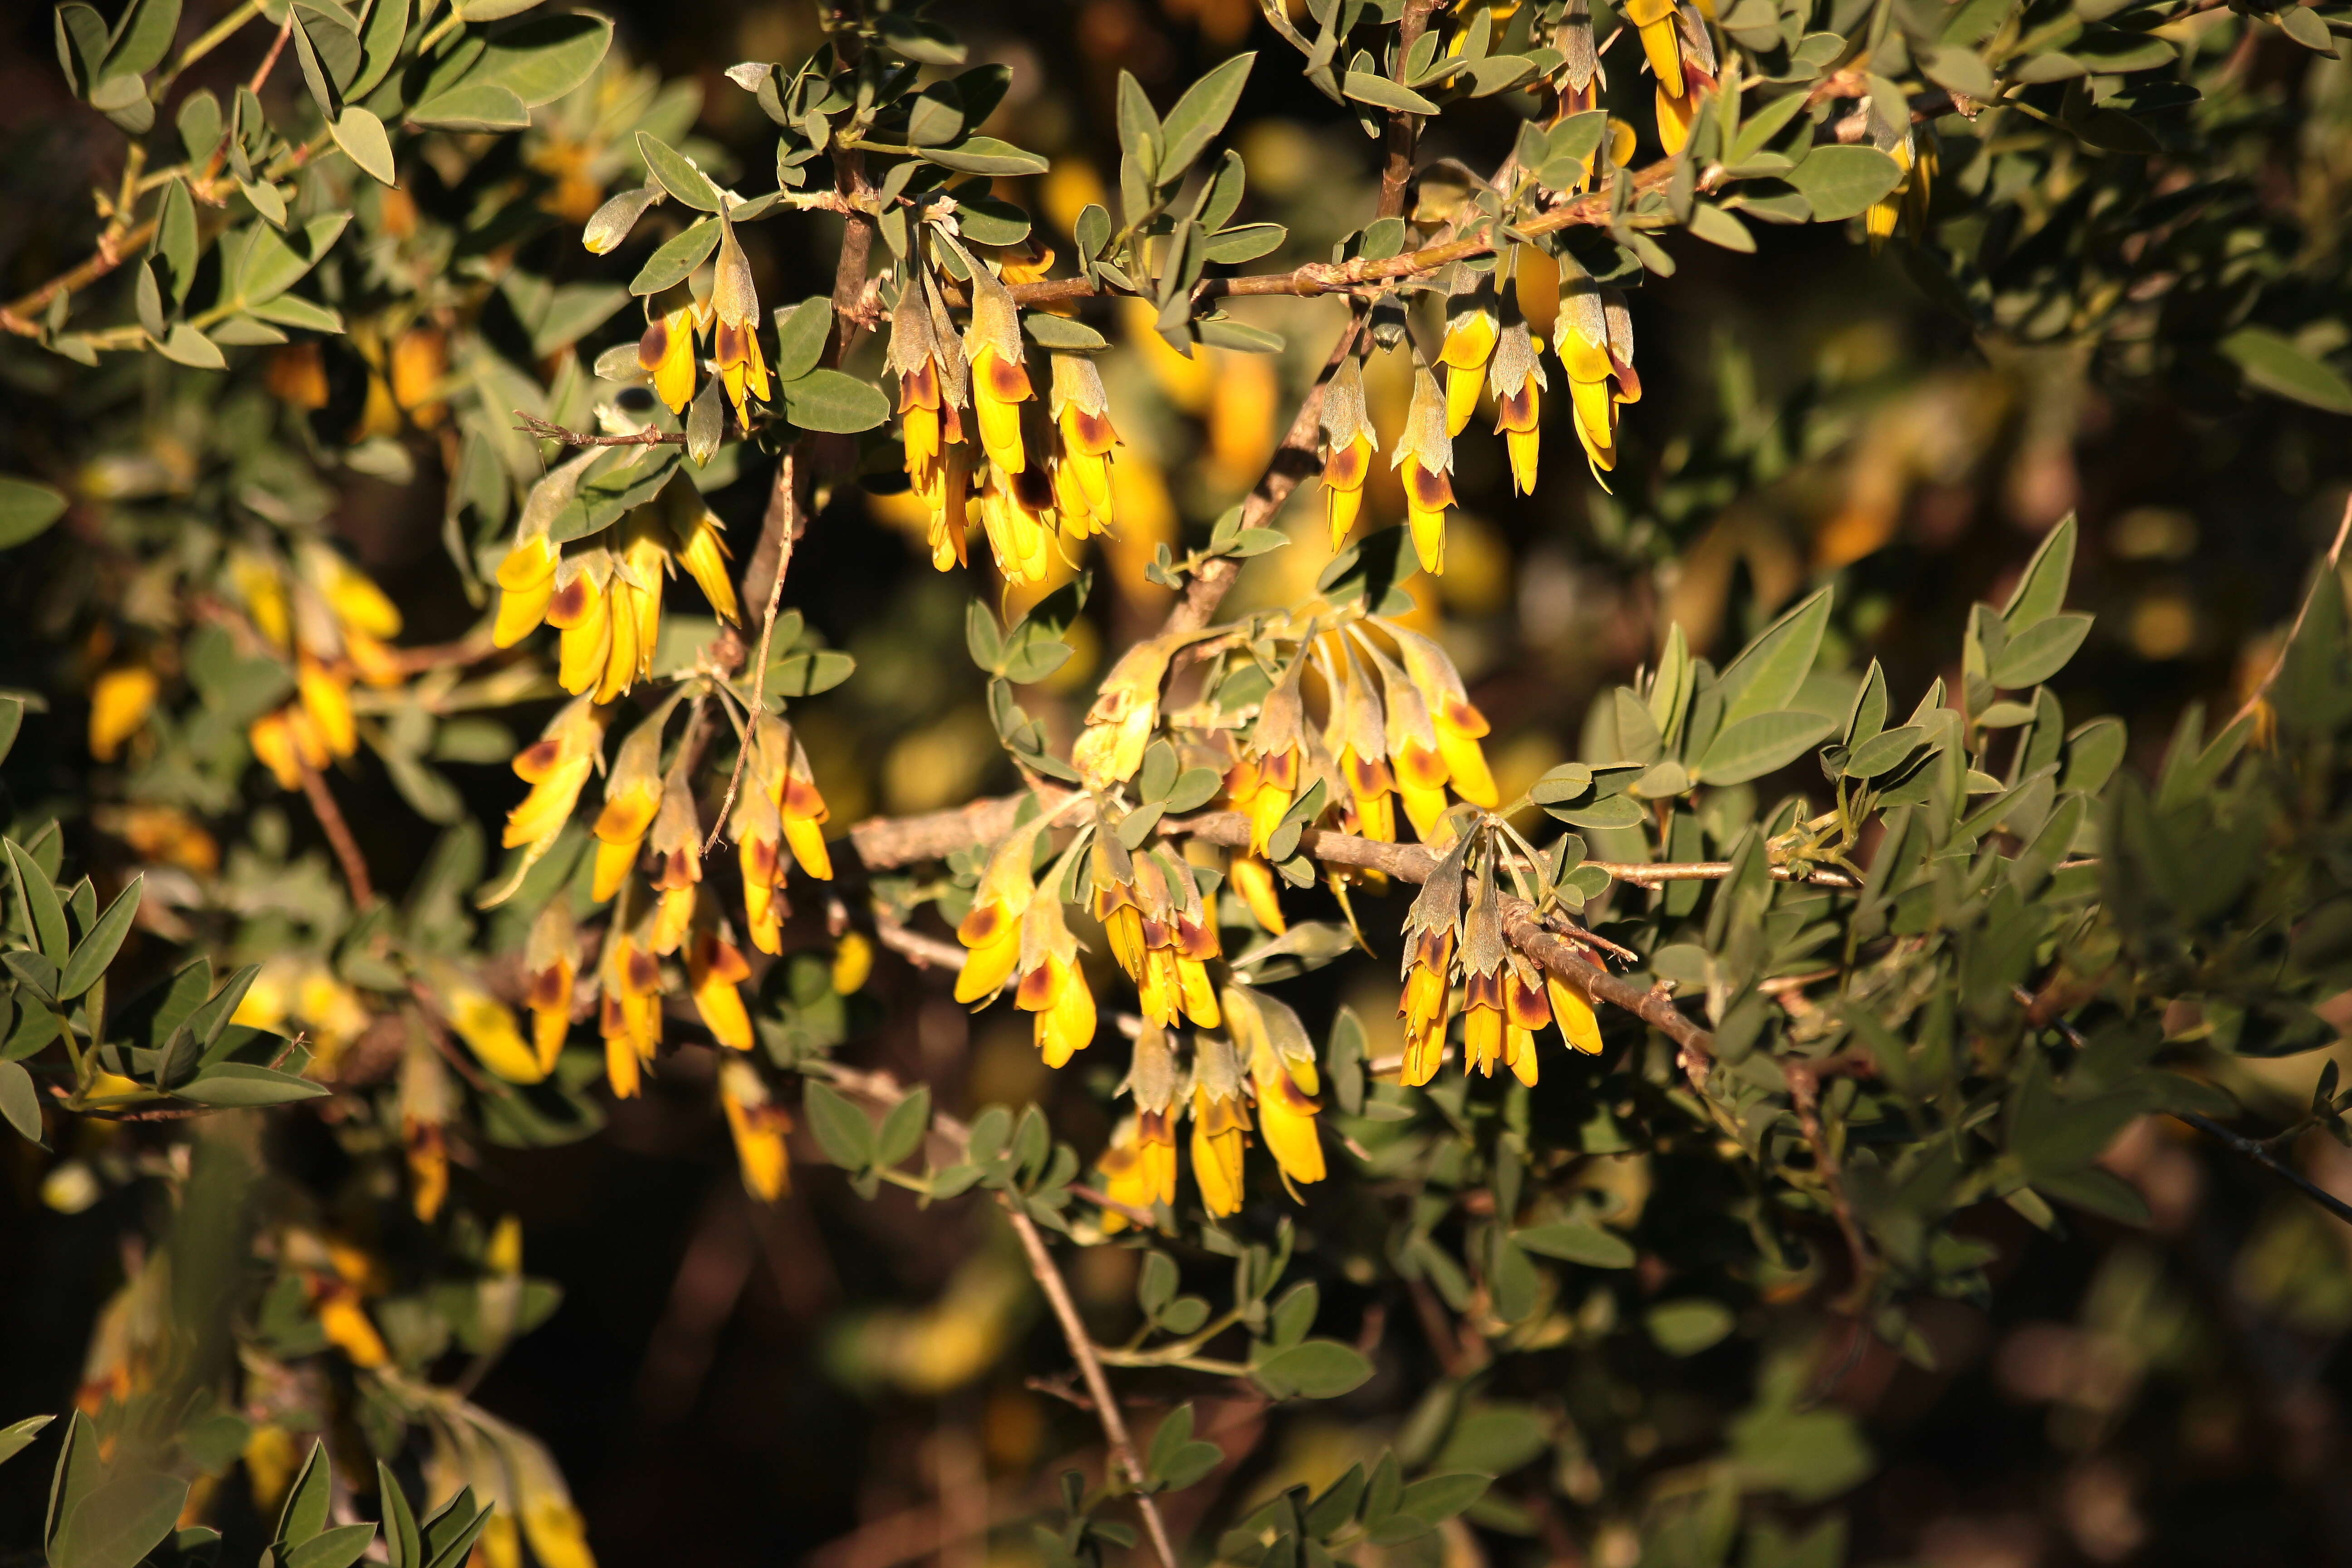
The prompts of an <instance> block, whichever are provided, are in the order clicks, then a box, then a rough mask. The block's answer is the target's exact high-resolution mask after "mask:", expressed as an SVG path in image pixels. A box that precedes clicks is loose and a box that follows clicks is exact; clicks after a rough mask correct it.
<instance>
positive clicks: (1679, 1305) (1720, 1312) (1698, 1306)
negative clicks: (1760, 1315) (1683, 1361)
mask: <svg viewBox="0 0 2352 1568" xmlns="http://www.w3.org/2000/svg"><path fill="white" fill-rule="evenodd" d="M1642 1322H1643V1327H1644V1328H1646V1329H1648V1330H1649V1331H1650V1338H1651V1339H1652V1340H1653V1341H1654V1342H1656V1344H1657V1346H1658V1348H1659V1349H1660V1350H1662V1351H1664V1352H1666V1353H1667V1354H1668V1355H1672V1356H1690V1355H1696V1354H1698V1352H1701V1351H1703V1350H1706V1349H1707V1348H1708V1347H1709V1346H1711V1345H1715V1344H1719V1343H1721V1342H1722V1341H1723V1340H1724V1338H1725V1337H1726V1336H1727V1335H1728V1334H1729V1333H1730V1332H1731V1330H1732V1317H1731V1309H1730V1308H1728V1307H1727V1306H1725V1305H1724V1304H1723V1303H1722V1302H1720V1301H1710V1300H1706V1298H1705V1297H1703V1296H1692V1297H1685V1298H1684V1299H1683V1300H1679V1301H1661V1302H1659V1303H1658V1304H1657V1305H1656V1306H1654V1307H1653V1308H1651V1309H1650V1310H1648V1311H1647V1312H1646V1313H1644V1314H1643V1318H1642Z"/></svg>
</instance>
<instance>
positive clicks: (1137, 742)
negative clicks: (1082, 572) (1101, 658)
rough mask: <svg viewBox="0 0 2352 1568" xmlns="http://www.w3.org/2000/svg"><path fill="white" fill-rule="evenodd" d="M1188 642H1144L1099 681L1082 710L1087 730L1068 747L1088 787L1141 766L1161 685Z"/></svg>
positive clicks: (1180, 638)
mask: <svg viewBox="0 0 2352 1568" xmlns="http://www.w3.org/2000/svg"><path fill="white" fill-rule="evenodd" d="M1187 640H1188V636H1187V634H1182V633H1175V634H1171V635H1169V636H1165V637H1150V638H1147V639H1145V640H1144V641H1142V642H1139V643H1137V644H1136V645H1135V646H1134V647H1130V648H1129V649H1128V650H1127V651H1126V652H1125V653H1123V654H1121V655H1119V658H1118V663H1117V664H1114V665H1112V666H1111V667H1110V673H1109V674H1108V675H1106V676H1105V677H1103V682H1102V685H1101V687H1100V688H1099V689H1098V690H1097V694H1096V697H1095V701H1094V706H1093V707H1091V708H1089V709H1087V728H1086V731H1085V732H1084V733H1082V734H1080V735H1079V737H1078V739H1077V742H1076V744H1075V745H1074V746H1072V747H1071V748H1070V761H1071V762H1072V763H1076V766H1077V770H1078V772H1079V773H1081V774H1082V775H1084V776H1085V778H1086V781H1087V784H1090V785H1092V786H1094V787H1096V788H1097V789H1100V788H1105V787H1107V786H1108V785H1110V784H1119V783H1124V782H1125V781H1126V780H1128V779H1131V778H1133V777H1134V776H1135V770H1136V769H1138V768H1139V767H1141V766H1142V765H1143V749H1144V747H1146V746H1147V745H1149V744H1150V742H1151V731H1152V728H1153V726H1154V725H1155V724H1157V723H1158V721H1159V718H1160V682H1161V681H1163V680H1165V679H1167V677H1168V662H1169V660H1171V658H1174V657H1175V656H1176V650H1177V649H1178V648H1180V647H1183V646H1184V644H1185V642H1186V641H1187Z"/></svg>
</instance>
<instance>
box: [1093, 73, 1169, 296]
mask: <svg viewBox="0 0 2352 1568" xmlns="http://www.w3.org/2000/svg"><path fill="white" fill-rule="evenodd" d="M1164 145H1165V140H1164V138H1162V136H1161V135H1160V116H1159V115H1157V114H1155V113H1154V112H1152V109H1151V100H1150V98H1148V97H1146V96H1145V94H1144V91H1143V84H1142V83H1141V82H1139V81H1138V80H1136V79H1135V77H1134V75H1133V73H1131V72H1129V71H1125V70H1122V71H1120V72H1119V73H1118V147H1119V151H1120V152H1121V153H1124V154H1126V155H1127V156H1128V157H1130V158H1134V159H1136V160H1137V161H1138V162H1139V163H1141V164H1142V166H1143V169H1144V172H1145V173H1146V174H1150V173H1151V172H1152V171H1154V170H1157V169H1158V168H1159V167H1160V149H1161V148H1162V147H1163V146H1164ZM1106 216H1108V215H1106ZM1128 216H1129V219H1130V220H1132V219H1136V218H1139V217H1140V216H1142V215H1141V214H1139V213H1132V212H1131V213H1129V214H1128ZM1099 254H1100V252H1099V251H1097V255H1099Z"/></svg>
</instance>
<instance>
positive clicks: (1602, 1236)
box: [1511, 1220, 1634, 1268]
mask: <svg viewBox="0 0 2352 1568" xmlns="http://www.w3.org/2000/svg"><path fill="white" fill-rule="evenodd" d="M1511 1239H1512V1240H1513V1241H1515V1242H1517V1243H1518V1244H1519V1245H1520V1246H1521V1247H1526V1248H1527V1249H1528V1251H1529V1252H1539V1253H1541V1254H1543V1255H1544V1256H1545V1257H1546V1258H1559V1259H1561V1260H1562V1261H1564V1262H1568V1263H1581V1264H1583V1265H1585V1266H1586V1267H1587V1268H1633V1256H1634V1254H1633V1243H1632V1242H1629V1241H1627V1240H1626V1239H1625V1238H1624V1237H1622V1236H1619V1235H1617V1234H1616V1233H1615V1232H1613V1231H1606V1230H1603V1229H1601V1227H1600V1226H1597V1225H1587V1224H1585V1223H1583V1222H1582V1221H1579V1220H1560V1221H1556V1222H1554V1223H1553V1224H1550V1225H1538V1226H1529V1227H1528V1229H1526V1230H1521V1231H1514V1232H1512V1234H1511Z"/></svg>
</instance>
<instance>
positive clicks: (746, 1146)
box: [719, 1058, 793, 1204]
mask: <svg viewBox="0 0 2352 1568" xmlns="http://www.w3.org/2000/svg"><path fill="white" fill-rule="evenodd" d="M719 1103H720V1104H721V1105H722V1106H724V1107H725V1108H726V1111H727V1131H729V1132H730V1133H732V1134H733V1135H734V1138H735V1161H736V1163H737V1164H739V1165H740V1166H741V1167H742V1170H743V1185H744V1188H745V1189H746V1190H747V1191H749V1192H750V1193H751V1195H752V1196H753V1197H755V1198H758V1199H759V1200H760V1201H761V1203H763V1204H772V1203H774V1202H775V1201H776V1200H777V1199H778V1198H780V1197H782V1196H783V1195H784V1194H785V1192H786V1191H787V1190H789V1189H790V1187H791V1185H792V1182H791V1166H790V1164H789V1163H787V1158H786V1155H785V1152H784V1134H785V1133H787V1132H789V1131H792V1130H793V1119H792V1117H791V1116H790V1115H788V1114H787V1113H786V1112H785V1110H784V1108H783V1107H782V1106H781V1105H776V1104H774V1103H772V1101H771V1100H769V1098H768V1086H767V1085H766V1084H765V1083H764V1082H762V1081H761V1078H760V1075H759V1073H758V1072H757V1071H755V1070H754V1069H753V1068H752V1067H751V1063H749V1062H747V1061H741V1060H738V1059H736V1058H728V1059H727V1060H725V1061H722V1062H720V1063H719Z"/></svg>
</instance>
